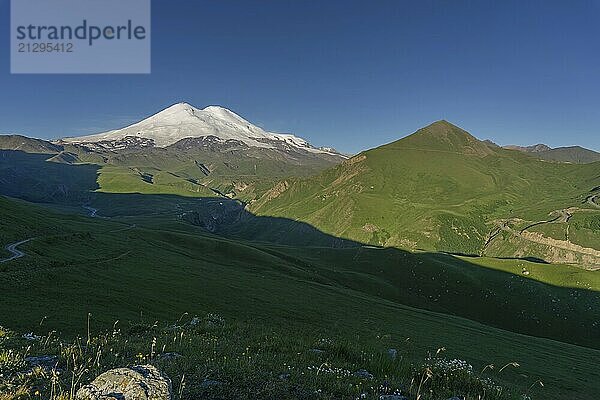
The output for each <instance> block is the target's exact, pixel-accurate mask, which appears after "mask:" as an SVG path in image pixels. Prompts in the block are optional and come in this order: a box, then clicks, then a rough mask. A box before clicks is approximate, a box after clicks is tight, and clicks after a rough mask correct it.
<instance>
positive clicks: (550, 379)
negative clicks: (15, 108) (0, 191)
mask: <svg viewBox="0 0 600 400" xmlns="http://www.w3.org/2000/svg"><path fill="white" fill-rule="evenodd" d="M0 202H1V206H2V209H3V210H7V212H6V213H3V215H5V218H3V219H2V221H0V224H1V227H2V232H3V235H4V236H3V239H4V240H7V241H9V242H10V241H16V240H19V239H21V238H22V235H23V234H27V232H26V229H27V228H28V227H29V228H30V229H33V228H32V227H35V229H36V230H37V231H36V233H37V235H39V236H40V238H39V239H36V240H35V241H33V242H30V243H28V244H26V245H24V246H23V247H22V250H24V251H25V252H26V253H27V256H26V257H25V258H22V259H19V260H16V261H14V262H12V263H10V264H4V265H1V266H0V285H1V286H2V288H3V289H2V291H3V301H2V302H1V304H0V315H1V316H2V320H3V324H4V325H6V326H8V327H11V328H12V329H13V330H17V331H19V332H21V333H23V332H31V331H33V332H34V333H35V334H37V335H40V336H44V335H47V333H48V332H49V331H56V335H57V336H59V337H61V338H62V339H61V340H62V341H63V342H65V343H70V342H72V341H73V340H75V338H76V336H78V335H79V336H81V337H84V338H85V337H87V332H86V325H87V315H88V313H91V314H92V319H91V328H92V333H94V334H96V333H98V332H102V331H104V330H107V329H110V328H111V327H112V326H113V324H114V322H115V321H116V320H119V321H120V324H123V325H121V326H122V327H124V326H128V324H132V323H139V322H140V321H141V322H143V323H145V324H148V323H150V324H152V323H153V322H154V321H156V320H159V321H166V320H172V319H174V318H175V317H174V316H179V315H181V314H183V313H185V312H188V313H189V314H190V315H200V316H202V315H206V314H208V313H218V314H219V315H221V316H222V317H223V318H224V319H225V320H226V321H228V322H229V324H230V325H228V326H233V327H241V328H239V329H243V330H244V333H243V335H242V334H238V333H235V329H238V328H235V329H234V333H232V334H231V335H230V336H227V335H224V336H225V338H224V339H223V340H225V341H229V340H233V338H234V337H238V336H241V337H242V338H248V342H244V343H241V344H240V345H239V346H237V347H232V350H231V353H230V355H229V356H228V357H231V354H234V353H235V352H238V354H241V353H239V352H240V351H241V349H242V348H245V347H244V346H248V345H252V343H254V345H255V346H257V347H258V346H264V345H265V344H264V343H263V342H261V341H260V340H259V339H258V338H260V337H262V336H264V335H265V332H274V333H275V334H276V336H277V337H278V338H279V339H277V340H279V341H283V343H282V345H281V346H280V349H281V352H283V353H284V356H282V358H286V359H288V360H290V359H291V360H292V361H293V363H294V364H292V365H296V364H297V365H302V366H303V367H302V370H303V368H304V366H307V365H306V364H303V363H304V362H305V361H303V360H304V358H303V357H305V356H302V357H300V358H297V359H296V358H291V356H292V355H293V354H295V353H298V351H297V350H298V349H299V348H302V349H305V348H309V349H310V348H312V347H310V346H313V347H314V344H312V343H313V342H314V341H316V340H318V339H319V338H331V339H332V340H334V343H347V345H345V348H346V350H343V349H342V350H340V353H342V354H344V353H348V352H350V355H344V356H343V357H342V358H339V359H338V358H335V359H331V360H329V359H326V360H322V362H321V363H320V364H319V363H317V361H318V360H315V361H314V362H313V364H311V365H315V366H317V367H318V366H320V365H321V364H322V363H323V362H325V361H328V362H327V364H328V365H329V366H331V368H332V369H334V368H343V369H348V370H351V371H352V370H353V369H354V368H356V369H359V368H365V369H367V370H369V368H371V370H369V372H371V373H373V374H375V372H373V371H378V369H377V368H380V367H378V365H377V363H374V364H369V363H367V362H366V361H364V360H363V359H361V358H356V354H360V352H361V351H364V352H366V353H367V354H371V355H373V357H375V355H377V354H382V352H383V351H385V350H386V349H387V348H396V349H398V350H399V352H400V353H401V356H402V357H403V360H406V361H408V365H410V366H411V367H410V368H413V367H414V368H416V367H417V366H420V365H422V364H423V363H425V358H426V357H427V355H428V353H431V354H434V353H435V351H436V350H437V349H439V348H442V347H444V348H445V349H446V351H445V352H444V353H443V355H444V356H445V357H446V358H448V359H450V360H451V359H454V358H458V359H462V360H465V361H466V362H467V363H468V364H471V365H472V366H473V370H474V371H481V370H482V369H484V368H485V366H487V365H489V364H494V365H495V366H502V365H505V364H507V363H511V362H518V363H519V364H520V367H519V368H518V369H516V370H513V369H511V368H507V369H505V370H504V371H503V373H502V374H501V375H499V376H498V377H497V379H498V383H499V384H500V385H501V386H503V387H506V388H507V389H506V390H509V391H511V393H512V391H514V392H515V393H519V394H520V393H524V392H525V391H526V389H527V387H529V386H530V385H531V384H532V383H533V382H535V381H537V380H538V379H541V380H542V381H543V382H544V384H545V388H544V389H543V392H542V393H543V396H544V397H543V398H545V399H560V398H564V397H565V396H567V395H576V396H579V397H580V398H583V399H586V398H593V397H592V394H593V393H596V392H598V390H600V387H599V386H598V382H600V380H599V379H596V378H597V376H596V372H594V371H596V368H595V366H596V364H597V360H598V359H599V357H600V351H599V350H597V349H594V348H592V347H594V343H595V342H594V338H596V337H597V332H598V326H597V325H594V323H596V322H597V319H598V318H596V315H595V314H594V310H597V309H598V307H599V306H598V296H597V290H598V288H599V287H598V285H599V282H598V280H597V278H596V275H593V273H592V272H590V271H584V270H581V269H577V268H574V267H571V268H569V267H566V268H565V269H562V268H561V267H559V266H546V265H542V264H535V263H528V262H525V261H522V260H503V261H502V260H494V259H476V260H472V259H468V258H467V259H465V260H461V259H459V258H455V257H451V256H446V255H439V254H430V253H409V252H402V251H399V250H395V249H385V250H380V249H369V248H360V249H357V248H351V249H327V248H316V247H312V248H309V249H307V248H294V247H292V246H276V245H266V244H256V243H250V242H243V241H231V240H227V239H224V238H219V237H215V236H211V235H206V234H201V233H200V232H199V231H198V229H197V228H194V227H193V226H190V225H186V224H183V223H175V222H174V221H172V220H169V219H165V220H163V219H160V218H159V219H154V218H146V217H144V218H140V219H137V218H134V217H130V218H126V219H122V220H121V219H111V220H104V219H98V218H94V219H92V218H85V217H76V216H72V215H65V214H57V213H54V212H50V211H48V210H44V209H37V208H36V207H34V206H31V205H29V204H27V203H18V202H14V201H8V200H4V199H0ZM134 222H135V223H136V226H135V227H133V226H132V224H133V223H134ZM16 227H18V228H16ZM61 230H63V231H62V232H61ZM307 250H309V251H307ZM522 265H525V266H526V268H528V269H529V270H530V271H531V273H530V275H528V276H523V275H522V274H521V273H520V271H521V268H522ZM553 299H554V300H555V303H553V302H552V300H553ZM549 304H552V307H551V308H548V306H549ZM411 306H412V307H411ZM500 309H501V310H502V312H501V313H490V310H500ZM451 314H454V315H451ZM557 315H559V316H560V318H558V317H557ZM461 316H462V317H463V318H461ZM464 317H467V318H469V319H464ZM564 317H566V318H567V319H566V320H565V319H563V318H564ZM42 321H43V322H42ZM475 321H481V322H486V323H487V325H485V324H482V323H480V322H475ZM536 321H539V322H536ZM40 323H41V324H40ZM490 324H493V325H496V327H492V326H490ZM159 325H160V324H159ZM500 328H504V329H500ZM123 329H124V328H123ZM506 329H512V330H520V331H523V329H525V330H528V331H529V332H528V333H530V334H534V335H538V336H547V337H554V338H560V339H562V340H568V341H572V342H579V343H581V344H586V345H587V346H588V347H581V346H577V345H571V344H567V343H563V342H559V341H555V340H550V339H543V338H536V337H532V336H525V335H521V334H516V333H512V332H510V331H509V330H506ZM165 335H166V334H165ZM561 335H564V336H562V337H561ZM566 336H568V337H566ZM227 337H229V339H227ZM286 338H287V339H286ZM277 340H276V341H277ZM149 341H151V338H150V336H149V335H146V336H144V338H143V340H142V344H140V345H139V346H142V347H143V346H145V347H146V348H147V347H148V343H149ZM294 342H300V343H302V345H301V346H300V345H294V344H293V343H294ZM144 343H145V344H144ZM225 347H227V346H225ZM234 348H235V349H236V350H235V351H234V350H233V349H234ZM242 352H243V351H242ZM146 353H147V351H146V352H142V354H146ZM300 353H302V351H300ZM132 354H133V350H132ZM135 354H137V353H135ZM194 357H195V356H194ZM311 357H312V356H311ZM345 357H347V358H345ZM197 360H200V359H197ZM352 360H354V361H352ZM359 361H360V362H359ZM132 362H134V361H133V360H132V359H130V358H128V359H123V360H121V361H120V364H123V363H132ZM198 363H199V362H198ZM265 363H266V364H267V365H274V364H269V362H268V361H265ZM192 364H194V365H196V368H197V367H198V365H200V366H202V365H204V362H202V363H199V364H197V363H196V362H194V363H192ZM114 365H116V363H115V364H114ZM232 365H233V366H231V365H230V366H229V367H227V365H223V366H221V367H214V370H213V369H211V370H210V371H208V372H210V373H209V374H208V377H213V376H214V377H215V378H220V379H223V380H224V381H227V382H229V381H232V380H233V378H232V377H231V376H232V375H231V374H234V373H235V371H236V368H237V367H235V364H232ZM408 365H406V366H404V367H402V368H403V369H402V370H403V371H404V370H405V369H406V370H408V369H409V367H408ZM574 365H575V366H576V367H575V368H574V367H573V366H574ZM109 366H112V364H103V365H102V369H106V368H108V367H109ZM186 368H190V369H186V370H185V371H191V370H192V369H193V366H188V367H186ZM228 368H229V369H228ZM265 368H266V367H265ZM381 368H383V367H381ZM385 368H387V367H385ZM270 369H274V367H269V368H266V369H263V370H262V371H263V372H261V373H260V374H263V373H264V374H267V373H266V372H264V371H267V370H270ZM224 370H226V371H229V372H222V371H224ZM277 370H279V368H278V369H277ZM203 371H204V372H203V373H204V374H205V375H206V374H207V373H208V372H207V371H206V370H203ZM213 371H217V372H218V373H216V375H211V374H212V373H213ZM241 371H244V372H243V375H244V376H246V370H245V369H241ZM411 371H412V369H411ZM494 371H495V370H494ZM169 372H170V373H171V374H172V376H175V377H177V376H178V375H177V372H171V371H169ZM271 372H272V373H274V372H273V371H271ZM352 372H353V371H352ZM421 372H423V371H421ZM488 372H489V371H488ZM182 373H183V372H181V374H182ZM221 374H222V375H221ZM186 375H187V376H188V377H191V376H194V375H193V373H192V372H186ZM267 375H268V374H267ZM319 375H320V374H319ZM376 375H378V376H379V377H380V376H381V374H380V373H377V374H376ZM383 375H385V373H383ZM261 376H262V375H261ZM398 376H399V378H398V380H397V382H399V383H402V384H403V385H405V386H410V381H411V380H412V377H413V376H412V372H411V373H410V374H408V373H406V372H402V373H398ZM409 376H410V379H409ZM421 376H422V374H421V375H419V378H420V377H421ZM177 379H178V378H177ZM203 379H204V378H203ZM240 379H242V378H240ZM249 379H250V381H248V382H245V383H243V384H239V385H238V386H236V387H237V388H238V389H235V390H241V389H239V388H240V387H246V386H248V387H249V388H255V387H258V388H257V389H252V390H259V389H260V388H261V387H263V386H261V385H262V384H264V385H266V386H268V387H271V383H269V382H270V381H269V379H270V378H269V379H267V378H265V377H263V378H261V379H262V380H261V379H258V378H249ZM254 379H258V382H259V383H260V384H259V383H256V384H253V383H252V381H253V380H254ZM388 379H389V377H388ZM194 381H196V380H194ZM188 382H189V381H188ZM277 382H278V381H277ZM344 382H345V384H349V383H348V382H346V381H344ZM427 382H428V383H427V384H431V383H432V382H430V381H429V380H428V381H427ZM436 382H437V381H436ZM436 384H437V383H436ZM257 385H258V386H257ZM305 385H307V386H305ZM319 385H320V384H319ZM319 385H317V386H310V385H308V384H307V383H306V382H304V381H303V383H302V385H300V387H308V389H307V390H308V392H307V393H308V394H307V396H309V397H307V398H312V397H310V396H312V395H314V393H313V392H312V390H313V388H317V387H320V386H319ZM448 385H450V383H444V384H440V386H443V387H449V386H448ZM284 387H285V388H286V389H285V390H289V387H288V386H284ZM335 388H336V386H335V385H333V386H332V389H331V390H334V389H335ZM321 389H322V390H325V389H324V388H321ZM540 389H541V388H534V389H533V390H540ZM11 390H12V389H11ZM190 390H191V389H190ZM198 390H200V389H198ZM232 390H233V389H232ZM249 390H250V389H249ZM269 390H270V389H269ZM273 390H280V389H273ZM281 390H284V389H281ZM335 390H337V389H335ZM440 390H442V389H440ZM190 393H193V396H197V397H196V398H202V397H200V396H203V394H201V393H200V394H198V393H197V392H190ZM228 393H236V394H237V393H238V392H228ZM249 393H252V394H254V395H256V396H258V395H257V394H256V393H263V392H258V391H251V392H249ZM266 393H267V394H268V393H269V392H268V391H267V392H266ZM275 393H280V392H275ZM288 393H289V392H288ZM302 393H304V392H302ZM302 393H300V394H298V393H296V392H291V394H289V397H290V398H294V396H296V395H297V396H296V398H297V397H300V395H301V394H302ZM339 393H343V394H344V396H346V395H350V394H352V393H354V394H356V393H355V392H349V391H345V392H335V391H334V392H331V393H330V394H327V395H328V396H330V397H329V398H336V397H335V396H336V395H337V394H339ZM372 394H373V393H371V392H369V395H370V396H371V395H372ZM532 394H535V392H534V393H532ZM213 395H214V396H213V397H210V396H211V395H209V394H207V395H206V396H208V397H206V398H220V397H219V396H221V398H223V397H225V398H226V396H224V395H222V394H221V395H219V394H218V393H216V394H213ZM302 395H303V394H302ZM413 395H414V393H413ZM190 396H191V395H190ZM248 396H250V394H248ZM323 396H324V397H323V398H328V397H326V395H323ZM242 398H243V397H242ZM265 398H268V397H267V396H266V395H265ZM274 398H277V397H274ZM283 398H285V396H283ZM317 398H318V397H317Z"/></svg>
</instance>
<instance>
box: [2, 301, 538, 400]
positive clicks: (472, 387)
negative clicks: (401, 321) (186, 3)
mask: <svg viewBox="0 0 600 400" xmlns="http://www.w3.org/2000/svg"><path fill="white" fill-rule="evenodd" d="M92 323H93V320H92ZM92 326H93V325H92ZM391 343H394V341H393V340H390V339H389V338H386V337H372V338H360V340H359V338H357V337H354V338H348V337H337V336H326V337H324V336H319V335H315V333H314V332H312V331H310V330H294V331H288V330H285V331H282V330H274V329H269V328H266V327H260V326H256V325H254V324H247V323H242V324H241V323H236V322H231V321H228V320H226V319H224V318H223V317H221V316H219V315H216V314H214V313H210V314H205V315H201V316H194V315H189V314H183V315H182V316H181V317H180V318H179V319H178V320H177V321H174V322H173V323H169V324H162V323H159V322H154V323H145V322H137V323H136V324H129V325H127V324H123V323H122V322H116V323H115V324H114V326H113V328H112V329H111V330H108V331H106V332H101V333H95V332H94V333H92V334H90V336H89V338H86V337H83V338H76V339H74V340H72V341H64V340H61V339H60V338H59V337H57V336H56V334H54V333H52V332H51V333H50V334H48V335H47V336H42V337H38V338H35V339H34V340H25V339H23V338H21V337H20V335H17V334H15V333H14V332H10V331H8V332H7V333H6V335H5V336H4V337H2V338H1V339H0V392H2V393H4V394H3V396H4V397H1V398H2V399H7V400H8V399H10V400H13V399H39V398H50V399H52V400H55V399H70V398H71V397H72V395H73V394H74V393H75V392H76V391H77V389H78V388H79V387H80V386H81V385H82V384H85V383H87V382H89V381H91V380H92V379H93V378H94V377H95V376H97V375H99V374H100V373H102V372H104V371H106V370H108V369H111V368H117V367H122V366H127V365H135V364H138V365H139V364H148V363H150V364H153V365H155V366H157V367H158V368H159V369H160V370H162V371H164V372H165V373H166V374H167V375H168V376H169V377H170V379H171V380H172V382H173V392H174V394H175V398H176V399H226V398H227V399H229V398H236V399H257V398H260V399H292V398H293V399H379V397H380V396H382V395H386V394H387V395H389V394H400V393H402V394H403V395H405V396H409V397H410V398H411V399H415V398H419V399H432V400H433V399H446V398H448V397H450V396H453V395H459V394H460V395H464V396H466V398H467V399H477V398H480V396H485V398H488V399H496V400H505V399H506V400H508V399H515V400H516V399H521V398H522V397H521V396H520V394H521V393H525V392H527V391H528V389H527V388H525V387H521V388H517V387H510V386H508V387H507V386H503V385H502V384H501V383H499V382H500V381H502V380H503V377H504V376H508V375H510V374H511V373H513V370H512V369H505V370H502V371H501V370H500V369H501V366H498V367H497V368H494V367H493V366H491V365H488V366H487V367H486V368H484V370H483V372H481V370H475V369H474V367H473V366H471V365H470V364H468V363H467V362H465V361H462V360H458V359H450V358H447V357H446V356H445V355H444V351H443V349H438V350H437V351H436V350H432V352H431V354H429V355H426V354H424V355H423V356H422V358H421V359H419V360H410V359H408V358H407V357H406V355H405V354H406V352H407V347H409V346H408V345H407V344H406V343H394V344H400V346H401V347H398V348H397V349H394V350H392V351H393V352H394V353H393V355H391V354H390V351H391V350H390V349H389V348H388V347H387V346H389V345H390V344H391ZM31 356H51V357H53V358H51V359H50V362H49V363H47V364H46V365H43V366H37V367H36V366H34V367H33V368H31V366H30V365H28V364H29V363H28V361H27V357H31ZM361 371H362V373H361ZM531 392H532V394H533V393H536V392H539V390H538V391H531Z"/></svg>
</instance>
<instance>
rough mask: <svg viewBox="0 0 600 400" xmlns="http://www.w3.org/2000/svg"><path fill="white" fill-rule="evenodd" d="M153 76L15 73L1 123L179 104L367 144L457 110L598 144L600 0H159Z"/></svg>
mask: <svg viewBox="0 0 600 400" xmlns="http://www.w3.org/2000/svg"><path fill="white" fill-rule="evenodd" d="M152 7H153V8H152V13H153V16H152V74H150V75H10V72H9V70H10V62H9V59H8V51H9V28H8V26H9V1H8V0H0V16H1V20H0V46H1V53H0V132H2V133H10V132H16V133H22V134H26V135H29V136H35V137H42V138H56V137H60V136H72V135H81V134H86V133H94V132H98V131H103V130H108V129H114V128H118V127H121V126H124V125H127V124H129V123H132V122H134V121H137V120H139V119H141V118H143V117H145V116H147V115H149V114H153V113H155V112H157V111H159V110H160V109H162V108H165V107H167V106H169V105H170V104H172V103H176V102H180V101H187V102H189V103H191V104H193V105H195V106H197V107H204V106H206V105H211V104H216V105H222V106H224V107H227V108H230V109H232V110H233V111H235V112H237V113H239V114H240V115H242V116H243V117H245V118H247V119H248V120H250V121H251V122H254V123H256V124H258V125H260V126H262V127H264V128H265V129H268V130H271V131H280V132H292V133H294V134H296V135H299V136H302V137H305V138H306V139H308V140H309V141H310V142H312V143H313V144H315V145H332V146H334V147H337V148H338V149H340V150H342V151H347V152H357V151H359V150H361V149H365V148H369V147H374V146H377V145H379V144H383V143H386V142H390V141H393V140H395V139H398V138H400V137H402V136H405V135H407V134H409V133H411V132H413V131H415V130H416V129H418V128H419V127H422V126H424V125H426V124H428V123H430V122H432V121H435V120H438V119H447V120H449V121H450V122H453V123H455V124H457V125H459V126H461V127H463V128H464V129H466V130H468V131H470V132H471V133H473V134H474V135H475V136H477V137H479V138H482V139H485V138H490V139H492V140H494V141H496V142H497V143H499V144H513V143H516V144H533V143H538V142H543V143H547V144H549V145H551V146H561V145H572V144H579V145H583V146H584V147H588V148H592V149H594V150H600V24H599V23H598V20H599V19H600V1H598V0H577V1H552V0H542V1H523V0H517V1H512V0H505V1H496V0H494V1H485V0H481V1H461V0H453V1H443V0H439V1H427V0H418V1H417V0H415V1H410V2H409V1H400V0H393V1H366V0H365V1H348V0H344V1H333V0H327V1H308V0H303V1H300V0H298V1H287V0H260V1H259V0H255V1H252V0H238V1H232V0H219V1H212V0H211V1H208V0H202V1H200V0H185V1H184V0H154V1H153V2H152Z"/></svg>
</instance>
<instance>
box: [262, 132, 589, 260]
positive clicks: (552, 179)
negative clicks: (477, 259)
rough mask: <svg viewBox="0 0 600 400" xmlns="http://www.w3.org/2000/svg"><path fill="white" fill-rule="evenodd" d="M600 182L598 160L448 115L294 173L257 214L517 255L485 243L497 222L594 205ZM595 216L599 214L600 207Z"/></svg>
mask: <svg viewBox="0 0 600 400" xmlns="http://www.w3.org/2000/svg"><path fill="white" fill-rule="evenodd" d="M599 185H600V181H599V176H598V163H594V164H587V165H572V164H560V163H549V162H545V161H540V160H537V159H534V158H532V157H530V156H527V155H524V154H521V153H519V152H516V151H509V150H504V149H501V148H492V147H489V146H487V145H486V144H484V143H483V142H480V141H478V140H477V139H475V138H474V137H472V136H470V135H469V134H468V133H467V132H464V131H462V130H461V129H460V128H457V127H455V126H452V125H451V124H448V123H445V122H440V123H436V124H433V125H431V126H429V127H426V128H424V129H422V130H419V131H417V132H416V133H415V134H413V135H411V136H409V137H407V138H404V139H401V140H399V141H396V142H393V143H390V144H387V145H384V146H381V147H378V148H376V149H372V150H368V151H365V152H363V153H361V154H359V155H357V156H355V157H353V158H352V159H350V160H348V161H346V162H345V163H343V164H341V165H338V166H336V167H333V168H330V169H328V170H325V171H323V172H322V173H320V174H318V175H316V176H311V177H308V178H289V179H287V180H286V185H285V186H281V185H280V186H278V187H277V188H275V189H273V190H271V191H270V192H268V193H267V194H265V195H264V196H263V198H261V199H259V200H258V201H256V202H254V203H253V204H252V205H251V211H252V212H254V213H257V214H258V215H262V216H273V217H284V218H293V219H297V220H300V221H303V222H306V223H309V224H311V225H312V226H315V227H317V228H319V229H321V230H323V231H324V232H326V233H328V234H331V235H334V236H337V237H343V238H348V239H352V240H356V241H359V242H362V243H370V244H374V245H382V246H394V247H399V248H411V249H426V250H431V251H448V252H456V253H465V254H481V253H482V252H485V254H486V255H489V256H507V254H506V253H505V252H504V253H494V252H493V247H492V248H490V249H485V248H484V244H485V243H486V239H487V237H488V235H489V233H490V231H493V229H494V226H495V225H496V224H495V221H497V220H499V219H509V218H520V219H522V220H524V221H530V222H536V221H542V220H545V219H547V218H548V214H549V213H551V212H552V211H555V210H560V209H564V208H569V207H582V208H590V207H589V206H588V205H585V204H583V203H584V200H585V198H586V196H587V195H588V194H589V193H590V191H591V190H592V189H593V188H595V187H597V186H599ZM282 188H284V190H282ZM590 218H595V221H598V220H599V218H600V213H598V212H596V213H595V214H593V216H590ZM571 229H572V232H571V233H572V235H571V237H570V238H571V240H573V241H574V242H575V243H577V241H579V240H583V242H582V243H585V244H586V245H588V246H590V247H593V248H596V249H599V248H600V236H599V235H596V236H595V237H593V236H591V235H589V231H586V230H585V229H586V228H584V227H580V225H577V224H572V225H571ZM580 230H582V233H581V234H580V232H579V231H580ZM526 246H530V247H531V246H533V247H534V248H533V249H531V250H533V251H535V252H536V253H539V254H541V255H542V257H541V258H543V256H545V255H546V254H550V253H551V252H552V250H553V249H550V250H548V249H546V248H545V247H543V246H537V245H532V244H530V243H529V244H521V243H519V244H516V245H515V247H516V248H514V249H510V251H511V253H510V254H508V256H522V255H523V254H525V255H527V252H526V251H519V250H523V248H524V247H526ZM527 249H528V250H529V249H530V248H529V247H528V248H527ZM484 250H485V251H484ZM563 259H564V260H565V262H566V261H567V260H568V259H569V257H567V256H565V257H563ZM598 262H599V261H598V260H596V263H598Z"/></svg>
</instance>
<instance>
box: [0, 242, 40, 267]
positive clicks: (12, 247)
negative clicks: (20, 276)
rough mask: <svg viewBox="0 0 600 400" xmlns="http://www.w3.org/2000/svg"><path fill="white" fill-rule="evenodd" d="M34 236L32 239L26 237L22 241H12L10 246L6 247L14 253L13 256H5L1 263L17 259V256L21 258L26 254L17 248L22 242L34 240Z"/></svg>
mask: <svg viewBox="0 0 600 400" xmlns="http://www.w3.org/2000/svg"><path fill="white" fill-rule="evenodd" d="M32 240H33V238H30V239H25V240H21V241H20V242H17V243H11V244H9V245H8V246H6V247H5V249H6V250H7V251H8V252H9V253H11V254H12V256H10V257H8V258H5V259H4V260H0V263H5V262H9V261H12V260H16V259H17V258H21V257H24V256H25V253H24V252H22V251H21V250H19V249H17V247H19V246H20V245H22V244H25V243H27V242H30V241H32Z"/></svg>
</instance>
